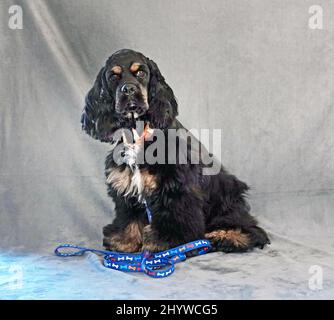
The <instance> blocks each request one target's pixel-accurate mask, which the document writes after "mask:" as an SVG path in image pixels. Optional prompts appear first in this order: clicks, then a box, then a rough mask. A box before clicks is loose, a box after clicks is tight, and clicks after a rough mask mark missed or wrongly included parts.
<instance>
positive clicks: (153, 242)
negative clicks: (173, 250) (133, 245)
mask: <svg viewBox="0 0 334 320" xmlns="http://www.w3.org/2000/svg"><path fill="white" fill-rule="evenodd" d="M167 249H169V244H168V242H165V241H162V240H159V239H158V238H157V236H156V233H155V232H154V230H152V227H151V225H147V226H146V227H145V228H144V231H143V246H142V249H141V250H142V251H149V252H161V251H165V250H167Z"/></svg>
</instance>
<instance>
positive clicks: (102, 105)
mask: <svg viewBox="0 0 334 320" xmlns="http://www.w3.org/2000/svg"><path fill="white" fill-rule="evenodd" d="M114 108H115V101H114V97H113V96H112V94H111V93H110V90H109V88H108V85H107V81H106V78H105V67H103V68H102V69H101V70H100V72H99V74H98V76H97V78H96V80H95V82H94V86H93V88H92V89H90V91H89V92H88V94H87V96H86V99H85V107H84V109H83V112H82V115H81V124H82V129H83V130H85V131H86V133H88V134H89V135H90V136H92V137H93V138H95V139H98V140H100V141H102V142H110V141H111V133H112V132H113V130H112V128H113V127H116V125H117V122H118V121H119V120H118V119H116V118H113V117H115V112H113V111H114Z"/></svg>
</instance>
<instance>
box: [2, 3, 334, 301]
mask: <svg viewBox="0 0 334 320" xmlns="http://www.w3.org/2000/svg"><path fill="white" fill-rule="evenodd" d="M13 4H16V5H21V6H22V9H23V29H22V30H11V29H10V28H9V27H8V19H9V16H10V14H9V13H8V9H9V7H10V6H11V5H13ZM0 8H1V10H0V15H1V20H0V23H1V32H0V58H1V73H0V97H1V100H0V110H1V112H0V299H38V298H39V299H116V298H118V299H119V298H124V299H135V298H139V299H154V298H155V299H162V298H165V299H180V298H184V299H194V298H195V299H196V298H198V299H201V298H202V299H235V298H239V299H291V298H293V299H324V298H333V297H334V289H333V288H334V271H333V268H334V263H333V262H334V250H333V249H334V241H333V240H334V239H333V234H334V233H333V227H334V218H333V209H334V191H333V190H334V182H333V177H334V161H333V156H334V135H333V128H334V112H333V97H334V77H333V74H334V59H333V57H334V42H333V37H334V24H333V19H330V16H331V15H334V3H332V2H331V1H325V2H323V10H324V28H323V30H311V29H309V27H308V18H309V17H310V14H309V13H308V8H309V7H308V5H307V4H306V3H305V1H303V0H296V1H293V2H291V1H288V0H283V1H282V0H271V1H265V0H255V1H243V0H238V1H225V0H224V1H221V0H213V1H204V0H200V1H191V0H185V1H176V0H172V1H168V2H167V1H163V0H158V1H157V0H145V1H141V2H140V3H137V2H133V1H127V0H125V1H110V0H98V1H88V0H80V1H74V0H66V1H65V0H59V1H51V0H16V1H11V0H3V1H1V3H0ZM121 48H132V49H135V50H138V51H141V52H143V53H144V54H145V55H147V56H149V57H150V58H152V59H153V60H154V61H155V62H157V64H158V65H159V67H160V70H161V72H162V74H163V75H164V76H165V78H166V80H167V82H168V83H169V84H170V86H171V87H172V88H173V90H174V93H175V95H176V96H177V97H178V102H179V111H180V115H179V119H180V120H181V122H182V123H183V124H184V125H185V126H186V127H187V128H189V129H191V128H195V129H201V128H208V129H214V128H218V129H222V142H221V149H222V162H223V163H224V165H225V166H226V168H227V169H229V170H230V171H231V172H233V173H234V174H236V175H237V176H238V177H239V178H240V179H241V180H244V181H247V183H248V184H249V185H250V186H251V191H250V193H249V201H250V203H251V205H252V212H253V214H254V215H255V216H256V217H257V219H258V220H259V222H260V224H261V225H262V226H263V227H264V228H265V229H266V230H268V232H269V235H270V237H271V241H272V244H271V245H270V246H269V247H266V248H265V249H264V250H259V249H257V250H255V251H253V252H249V253H246V254H222V253H211V254H208V255H205V256H202V257H196V258H191V259H188V260H187V261H186V262H184V263H181V264H179V265H177V268H176V271H175V274H173V275H172V276H171V277H170V278H166V279H161V280H156V279H149V278H147V277H146V276H145V275H132V274H131V275H130V274H123V273H117V272H116V271H112V270H107V269H104V268H103V267H101V265H100V264H99V260H98V258H97V257H96V256H93V255H88V256H85V257H81V258H68V259H62V258H58V257H55V256H53V249H54V248H55V247H56V246H57V245H58V244H60V243H72V244H77V245H85V246H89V247H94V248H101V244H102V227H103V226H104V225H106V224H108V223H110V222H111V221H112V219H113V217H114V211H113V203H112V201H111V199H110V198H108V196H107V194H106V186H105V184H104V174H103V170H104V159H105V156H106V154H107V152H108V150H109V148H110V146H108V144H103V143H100V142H98V141H94V140H93V139H91V138H90V137H89V136H87V135H86V134H84V133H83V132H82V131H81V126H80V115H81V110H82V108H83V103H84V96H85V94H86V92H87V91H88V90H89V89H90V87H91V86H92V84H93V81H94V80H95V77H96V75H97V73H98V71H99V70H100V68H101V67H102V65H103V63H104V61H105V59H106V58H107V57H108V56H109V55H110V54H111V53H113V52H114V51H116V50H118V49H121ZM214 150H215V149H213V151H214ZM312 266H313V267H314V266H318V267H320V269H321V270H322V277H323V281H322V284H321V288H320V287H319V288H317V289H314V288H313V290H312V289H311V287H312V286H311V287H310V283H311V284H312V283H313V282H312V276H313V275H314V273H313V272H314V270H315V269H314V268H312ZM316 268H317V267H316ZM15 270H19V273H17V272H16V271H15ZM312 270H313V271H312ZM316 270H318V269H316ZM18 274H19V275H20V279H21V280H20V281H21V282H20V283H21V285H20V286H15V283H16V282H15V276H17V275H18ZM13 277H14V278H13ZM13 279H14V280H13ZM13 283H14V285H13ZM109 284H112V285H109ZM101 288H103V290H102V289H101Z"/></svg>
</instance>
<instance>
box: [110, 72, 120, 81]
mask: <svg viewBox="0 0 334 320" xmlns="http://www.w3.org/2000/svg"><path fill="white" fill-rule="evenodd" d="M119 78H120V76H119V74H116V73H112V74H110V75H109V80H118V79H119Z"/></svg>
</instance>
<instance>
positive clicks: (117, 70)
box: [111, 66, 122, 74]
mask: <svg viewBox="0 0 334 320" xmlns="http://www.w3.org/2000/svg"><path fill="white" fill-rule="evenodd" d="M111 71H112V72H113V73H114V74H121V73H122V67H120V66H114V67H112V69H111Z"/></svg>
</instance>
